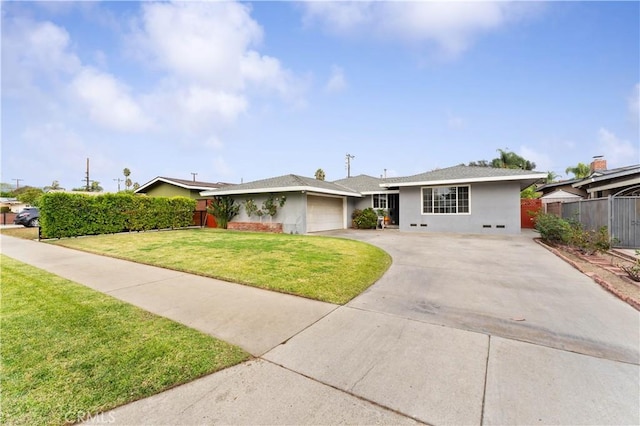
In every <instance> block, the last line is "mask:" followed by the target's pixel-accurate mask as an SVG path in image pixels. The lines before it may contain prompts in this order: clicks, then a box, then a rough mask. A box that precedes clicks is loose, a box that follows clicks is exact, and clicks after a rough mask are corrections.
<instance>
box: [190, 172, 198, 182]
mask: <svg viewBox="0 0 640 426" xmlns="http://www.w3.org/2000/svg"><path fill="white" fill-rule="evenodd" d="M191 176H193V181H194V182H195V181H196V176H198V174H197V173H194V172H191Z"/></svg>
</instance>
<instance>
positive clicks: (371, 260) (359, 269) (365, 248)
mask: <svg viewBox="0 0 640 426" xmlns="http://www.w3.org/2000/svg"><path fill="white" fill-rule="evenodd" d="M52 243H53V244H60V245H63V246H66V247H70V248H75V249H80V250H85V251H89V252H92V253H99V254H104V255H107V256H113V257H117V258H121V259H127V260H132V261H134V262H139V263H146V264H150V265H155V266H160V267H164V268H169V269H175V270H179V271H184V272H189V273H194V274H199V275H203V276H207V277H212V278H218V279H222V280H226V281H231V282H237V283H241V284H247V285H251V286H255V287H260V288H264V289H269V290H275V291H279V292H283V293H289V294H294V295H298V296H303V297H307V298H311V299H316V300H321V301H325V302H331V303H338V304H344V303H346V302H348V301H349V300H351V299H352V298H354V297H355V296H357V295H358V294H360V293H361V292H362V291H364V290H365V289H366V288H367V287H369V286H370V285H371V284H373V283H374V282H375V281H377V280H378V278H380V276H382V274H383V273H384V272H385V271H386V270H387V269H388V268H389V266H390V265H391V257H390V256H389V255H388V254H387V253H386V252H384V251H383V250H381V249H379V248H377V247H374V246H372V245H370V244H366V243H363V242H360V241H354V240H347V239H341V238H330V237H322V236H308V235H289V234H267V233H254V232H238V231H228V230H217V229H188V230H179V231H161V232H143V233H127V234H115V235H100V236H94V237H83V238H73V239H64V240H56V241H52Z"/></svg>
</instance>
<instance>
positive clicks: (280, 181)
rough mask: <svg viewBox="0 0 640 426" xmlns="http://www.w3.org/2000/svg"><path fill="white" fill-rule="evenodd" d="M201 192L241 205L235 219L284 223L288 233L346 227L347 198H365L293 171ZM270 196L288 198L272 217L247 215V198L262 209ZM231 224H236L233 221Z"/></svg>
mask: <svg viewBox="0 0 640 426" xmlns="http://www.w3.org/2000/svg"><path fill="white" fill-rule="evenodd" d="M200 195H201V196H202V197H218V196H230V197H231V198H233V199H234V200H235V201H236V203H238V204H240V205H242V206H243V207H242V208H241V209H240V213H239V214H238V216H236V217H235V218H234V219H233V220H232V222H235V223H246V222H250V223H251V222H259V223H271V222H277V223H281V224H282V232H285V233H288V234H305V233H307V232H317V231H328V230H332V229H345V228H347V227H348V226H349V225H350V218H348V214H347V212H348V199H351V198H360V197H362V195H361V194H360V193H359V192H357V191H354V190H352V189H349V188H347V187H345V186H342V185H338V184H336V183H332V182H326V181H322V180H318V179H314V178H309V177H304V176H298V175H292V174H290V175H284V176H278V177H274V178H269V179H263V180H257V181H253V182H247V183H242V184H239V185H229V186H226V187H224V188H219V189H212V190H208V191H203V192H201V193H200ZM270 195H272V196H274V197H278V198H279V199H282V196H285V197H286V202H285V203H284V205H283V206H282V207H281V208H279V209H278V212H277V214H276V215H275V216H274V217H273V218H272V217H270V216H268V215H264V216H261V217H258V216H255V215H254V216H251V217H250V216H248V215H247V211H246V208H245V207H244V203H245V202H246V201H247V200H252V201H253V202H254V203H255V204H256V206H257V207H258V208H260V207H261V206H262V203H264V202H265V201H266V200H267V198H268V197H269V196H270ZM230 227H234V225H232V224H231V223H230Z"/></svg>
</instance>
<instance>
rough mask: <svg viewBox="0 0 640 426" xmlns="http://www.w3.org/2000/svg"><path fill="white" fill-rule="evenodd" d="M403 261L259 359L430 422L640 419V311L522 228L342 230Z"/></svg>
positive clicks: (619, 421)
mask: <svg viewBox="0 0 640 426" xmlns="http://www.w3.org/2000/svg"><path fill="white" fill-rule="evenodd" d="M332 235H335V236H344V237H347V238H356V239H360V240H364V241H368V242H370V243H372V244H375V245H377V246H380V247H382V248H384V249H385V250H387V251H388V252H389V253H390V254H391V255H392V256H393V259H394V262H393V266H392V267H391V269H390V270H389V271H388V273H387V274H386V275H385V276H384V277H383V278H382V279H381V280H380V281H379V282H378V283H376V284H375V285H374V286H372V287H371V288H370V289H369V290H368V291H367V292H365V293H364V294H362V295H360V296H359V297H357V298H355V299H354V300H353V301H351V302H350V303H349V304H348V305H347V306H345V307H342V308H340V309H338V310H336V311H335V312H333V313H332V314H330V315H329V316H327V317H326V318H324V319H323V320H321V321H320V322H318V323H317V324H315V325H314V326H313V327H310V328H308V329H307V330H305V331H304V332H302V333H300V334H299V335H297V336H296V337H294V338H293V339H291V340H290V341H289V342H287V344H286V345H281V346H279V347H277V348H275V349H273V350H272V351H270V352H269V353H267V354H266V355H265V357H264V358H266V359H268V360H270V361H272V362H274V363H277V364H279V365H281V366H284V367H286V368H288V369H291V370H293V371H296V372H299V373H301V374H303V375H305V376H307V377H312V378H314V379H316V380H318V381H320V382H322V383H326V384H329V385H330V386H334V387H336V388H338V389H342V390H344V391H346V392H349V393H352V394H355V395H357V396H360V397H362V398H365V399H367V400H370V401H374V402H375V403H377V404H380V405H382V406H384V407H388V408H390V409H392V410H395V411H398V412H400V413H403V414H406V415H408V416H410V417H412V418H414V419H416V420H419V421H422V422H425V423H429V424H501V425H504V424H638V423H640V404H639V399H640V388H639V387H640V384H639V376H640V369H639V367H638V363H639V352H638V351H639V345H640V342H639V330H640V316H639V314H638V312H637V311H636V310H634V309H633V308H631V307H630V306H628V305H627V304H625V303H623V302H621V301H620V300H618V299H617V298H615V297H614V296H612V295H610V294H609V293H608V292H606V291H605V290H603V289H602V288H601V287H600V286H598V285H597V284H595V283H594V282H593V281H592V280H591V279H590V278H588V277H586V276H584V275H583V274H581V273H579V272H578V271H576V270H575V269H573V268H572V267H571V266H569V265H567V264H566V263H565V262H563V261H562V260H560V259H558V258H557V257H555V256H554V255H553V254H551V253H549V252H548V251H547V250H546V249H544V248H543V247H540V246H539V245H537V244H536V243H535V242H534V241H533V240H532V238H531V235H530V234H525V235H522V236H514V237H493V236H468V235H453V234H446V235H445V234H420V235H415V234H406V233H399V232H393V231H391V232H388V231H380V232H353V231H346V232H339V233H338V232H334V233H332Z"/></svg>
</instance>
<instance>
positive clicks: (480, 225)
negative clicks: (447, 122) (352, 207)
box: [381, 165, 547, 234]
mask: <svg viewBox="0 0 640 426" xmlns="http://www.w3.org/2000/svg"><path fill="white" fill-rule="evenodd" d="M546 177H547V174H546V173H539V172H535V171H529V170H519V169H517V170H514V169H498V168H492V167H471V166H463V165H461V166H454V167H448V168H444V169H439V170H434V171H431V172H427V173H422V174H418V175H414V176H407V177H399V178H389V179H385V181H384V182H383V183H382V184H381V186H382V187H385V188H389V189H398V190H399V201H400V202H399V206H398V207H399V210H400V212H399V213H400V214H399V216H400V230H402V231H427V232H430V231H434V232H463V233H491V234H516V233H520V227H521V224H520V192H521V191H522V190H523V189H524V188H526V187H528V186H530V185H532V184H534V183H536V182H539V181H541V180H544V179H546Z"/></svg>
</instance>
